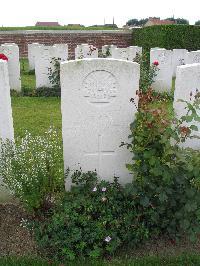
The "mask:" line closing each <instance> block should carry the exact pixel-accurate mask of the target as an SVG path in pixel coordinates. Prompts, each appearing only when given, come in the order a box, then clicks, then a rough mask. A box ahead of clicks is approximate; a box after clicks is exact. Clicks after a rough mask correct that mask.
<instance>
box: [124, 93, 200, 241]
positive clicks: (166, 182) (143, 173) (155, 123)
mask: <svg viewBox="0 0 200 266" xmlns="http://www.w3.org/2000/svg"><path fill="white" fill-rule="evenodd" d="M197 95H198V94H197ZM148 99H149V98H148V97H147V98H146V97H144V96H143V97H141V96H140V104H139V106H140V108H139V112H138V114H137V116H136V117H137V119H136V120H135V122H134V123H133V124H132V125H131V132H132V134H131V135H130V138H131V139H132V143H131V144H127V147H128V148H129V149H130V151H131V152H133V153H134V155H133V163H132V164H129V165H127V167H128V169H129V170H130V171H131V172H133V174H134V190H136V192H135V193H136V197H135V199H136V200H135V204H136V205H137V204H139V205H141V215H142V216H143V219H144V221H146V226H147V228H148V229H149V230H150V232H151V233H152V234H153V235H155V234H168V235H169V236H170V237H173V238H174V237H178V236H181V235H183V234H188V235H189V236H190V238H191V240H194V239H195V237H196V236H197V234H198V233H199V232H200V212H199V209H200V192H199V188H200V186H199V184H200V183H199V180H200V169H199V165H200V152H199V151H193V150H190V149H185V150H184V149H181V148H180V147H179V145H178V144H180V143H181V142H184V141H185V140H186V139H187V138H191V137H193V130H198V129H197V128H196V127H194V126H187V124H185V122H191V121H199V119H200V118H199V116H198V115H197V111H198V110H199V109H200V104H199V96H198V97H196V100H195V102H194V103H193V104H191V103H187V108H188V112H187V114H186V116H184V117H182V118H181V119H180V120H177V119H174V121H173V126H171V121H170V120H169V119H168V115H167V112H166V110H165V108H164V107H160V108H155V109H153V108H149V105H148ZM173 140H174V141H173ZM172 142H173V145H172Z"/></svg>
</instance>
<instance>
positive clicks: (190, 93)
mask: <svg viewBox="0 0 200 266" xmlns="http://www.w3.org/2000/svg"><path fill="white" fill-rule="evenodd" d="M197 90H198V91H199V92H200V64H188V65H185V66H179V67H177V72H176V86H175V91H174V111H175V113H176V115H177V117H178V118H180V117H181V116H184V115H186V109H185V107H186V103H182V102H179V101H178V100H180V99H181V100H184V101H188V102H190V103H193V101H194V96H195V95H196V92H197ZM198 115H200V112H199V114H198ZM184 125H186V126H190V125H196V126H197V127H198V128H199V130H198V132H196V131H194V132H193V134H195V135H198V136H199V137H200V122H196V121H192V122H191V123H185V124H184ZM181 146H182V147H190V148H193V149H200V139H188V140H187V141H186V142H185V143H183V144H182V145H181Z"/></svg>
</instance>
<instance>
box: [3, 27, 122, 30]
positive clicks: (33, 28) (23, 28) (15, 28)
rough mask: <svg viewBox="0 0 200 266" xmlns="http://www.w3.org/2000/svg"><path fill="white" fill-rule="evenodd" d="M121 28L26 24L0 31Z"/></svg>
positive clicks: (113, 28)
mask: <svg viewBox="0 0 200 266" xmlns="http://www.w3.org/2000/svg"><path fill="white" fill-rule="evenodd" d="M120 29H121V30H122V28H115V27H112V26H111V27H110V26H88V27H84V26H26V27H0V31H14V30H120Z"/></svg>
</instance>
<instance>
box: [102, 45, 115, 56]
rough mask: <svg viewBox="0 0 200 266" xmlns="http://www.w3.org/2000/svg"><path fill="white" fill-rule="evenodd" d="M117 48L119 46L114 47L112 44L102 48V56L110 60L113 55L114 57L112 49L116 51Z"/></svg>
mask: <svg viewBox="0 0 200 266" xmlns="http://www.w3.org/2000/svg"><path fill="white" fill-rule="evenodd" d="M115 48H117V45H113V44H111V45H104V46H102V54H103V55H104V56H106V57H108V58H110V57H111V55H112V49H115Z"/></svg>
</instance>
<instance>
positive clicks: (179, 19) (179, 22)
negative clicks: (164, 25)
mask: <svg viewBox="0 0 200 266" xmlns="http://www.w3.org/2000/svg"><path fill="white" fill-rule="evenodd" d="M176 23H177V24H187V25H189V24H190V23H189V21H188V20H187V19H185V18H176Z"/></svg>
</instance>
